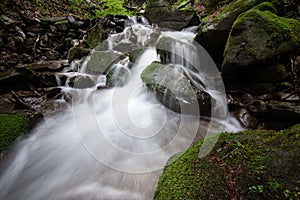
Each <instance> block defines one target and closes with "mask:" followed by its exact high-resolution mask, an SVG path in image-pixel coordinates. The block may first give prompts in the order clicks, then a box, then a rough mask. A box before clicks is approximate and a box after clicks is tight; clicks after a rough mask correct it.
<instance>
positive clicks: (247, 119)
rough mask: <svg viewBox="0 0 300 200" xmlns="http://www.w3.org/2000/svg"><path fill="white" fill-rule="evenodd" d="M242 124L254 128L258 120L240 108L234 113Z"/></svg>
mask: <svg viewBox="0 0 300 200" xmlns="http://www.w3.org/2000/svg"><path fill="white" fill-rule="evenodd" d="M235 116H236V117H237V119H238V120H239V122H240V123H241V125H242V126H244V127H245V128H251V129H256V128H257V127H258V124H259V122H258V120H257V119H256V118H254V117H253V116H251V115H250V114H249V112H248V111H247V110H246V109H241V110H239V111H237V112H236V113H235Z"/></svg>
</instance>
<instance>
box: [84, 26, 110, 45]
mask: <svg viewBox="0 0 300 200" xmlns="http://www.w3.org/2000/svg"><path fill="white" fill-rule="evenodd" d="M105 36H106V32H105V31H104V30H103V28H102V26H101V25H100V24H96V25H95V26H94V27H93V28H92V29H91V31H90V33H89V35H88V37H87V39H86V42H87V44H88V46H89V47H90V48H95V47H96V46H97V45H98V44H100V42H102V41H103V40H104V39H105V38H104V37H105Z"/></svg>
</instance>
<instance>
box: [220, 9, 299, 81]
mask: <svg viewBox="0 0 300 200" xmlns="http://www.w3.org/2000/svg"><path fill="white" fill-rule="evenodd" d="M299 44H300V22H298V21H297V20H293V19H287V18H283V17H279V16H277V15H275V14H273V13H272V12H270V11H261V10H258V9H255V8H253V9H251V10H249V11H247V12H245V13H243V14H241V15H240V16H239V17H238V18H237V20H236V21H235V22H234V24H233V26H232V30H231V33H230V35H229V38H228V41H227V44H226V48H225V51H224V61H223V64H222V74H223V77H224V78H225V80H226V79H227V80H230V81H233V80H237V81H251V82H254V83H255V82H276V81H279V80H282V79H284V78H285V77H287V72H286V69H285V67H284V66H282V65H280V64H279V65H274V64H273V63H280V62H283V63H284V62H286V60H287V59H288V56H289V54H290V53H291V52H294V51H296V50H297V49H298V48H299Z"/></svg>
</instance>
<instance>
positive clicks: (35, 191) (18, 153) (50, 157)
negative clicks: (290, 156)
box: [0, 17, 241, 200]
mask: <svg viewBox="0 0 300 200" xmlns="http://www.w3.org/2000/svg"><path fill="white" fill-rule="evenodd" d="M126 26H127V27H126V28H125V30H124V32H123V33H120V34H115V35H112V36H110V37H109V38H108V39H107V40H106V41H104V42H103V43H101V44H99V46H98V47H96V48H95V50H94V51H93V52H92V53H91V55H90V56H88V57H87V58H85V60H83V61H74V62H73V63H72V65H71V66H70V68H69V69H65V71H63V72H61V73H58V74H57V77H58V79H59V81H60V85H61V86H60V87H61V88H62V89H63V92H64V93H67V94H69V95H71V96H72V100H73V101H72V104H70V106H69V107H68V108H67V109H66V110H64V111H62V112H61V113H57V114H56V115H54V116H51V117H49V118H47V119H46V121H45V122H42V123H41V124H39V125H38V126H37V127H36V128H35V129H34V130H33V131H32V133H31V134H30V136H28V137H27V138H24V139H23V140H21V141H20V142H18V143H17V144H16V145H15V147H14V148H13V150H12V151H11V153H10V155H9V156H8V158H7V160H6V162H5V163H4V165H3V167H2V169H1V173H0V188H1V192H0V199H9V200H14V199H15V200H17V199H30V200H40V199H60V200H65V199H66V200H67V199H143V200H144V199H152V197H153V194H154V190H155V186H156V182H157V180H158V177H159V175H160V174H161V172H162V169H163V167H164V166H165V165H166V163H167V161H168V160H169V158H170V157H171V156H173V155H175V154H177V153H180V152H182V151H184V150H185V149H186V148H188V147H189V146H190V145H191V143H192V142H193V141H194V138H195V136H196V134H197V132H199V133H206V134H208V135H210V134H213V133H217V132H220V131H224V130H226V131H238V130H240V129H241V127H240V126H239V124H238V123H237V121H236V120H235V119H234V118H232V117H230V115H229V114H228V110H227V105H226V99H225V96H224V94H223V93H222V91H224V90H223V88H222V87H223V85H222V83H221V80H220V79H218V76H217V75H216V73H218V72H216V71H209V70H207V69H206V68H207V66H206V67H204V68H202V66H200V67H201V68H197V67H195V66H198V65H197V63H198V61H199V60H198V59H199V58H200V59H201V58H202V57H201V56H202V55H200V57H199V56H198V57H197V55H196V54H195V52H194V51H193V48H194V46H193V45H192V44H193V42H192V38H193V37H194V34H193V33H191V32H162V33H161V36H166V37H172V38H174V39H176V40H178V41H181V42H179V43H175V44H174V46H173V47H172V48H173V49H172V52H173V53H172V55H170V62H171V63H174V64H175V65H178V66H180V68H181V69H183V70H185V73H186V74H187V75H188V76H189V78H190V79H191V81H192V82H193V83H194V84H195V85H196V86H197V87H199V88H201V89H203V90H205V91H206V92H208V93H209V94H210V95H211V97H212V98H213V99H214V101H215V102H217V103H215V104H214V105H215V106H214V107H213V108H212V109H213V110H214V111H213V113H214V115H213V116H212V117H213V118H212V119H210V120H202V119H201V120H200V119H199V116H191V115H184V114H178V113H175V112H173V111H171V110H169V109H167V108H166V107H164V106H163V105H162V104H161V103H160V102H159V101H158V100H157V99H156V97H155V95H154V94H152V93H150V92H148V91H147V89H146V87H145V86H144V84H143V82H142V80H141V78H140V76H141V73H142V72H143V70H144V69H145V68H146V67H147V66H149V65H150V64H151V63H152V62H154V61H159V60H160V56H159V54H158V53H157V52H158V50H157V49H156V48H155V46H154V44H155V43H154V42H153V41H156V39H157V38H156V39H155V40H154V39H153V36H154V35H155V36H157V34H158V33H159V31H158V30H157V29H153V28H151V27H150V26H149V24H148V22H147V21H146V19H144V18H142V17H140V18H136V17H135V18H129V20H128V22H126ZM121 44H128V45H129V44H130V45H131V46H132V48H131V51H132V52H139V54H138V56H136V57H137V58H136V59H134V61H132V60H130V59H129V56H128V51H125V52H123V51H121V50H122V48H120V45H121ZM184 44H186V45H184ZM125 46H126V45H125ZM186 46H188V47H186ZM135 50H139V51H135ZM198 50H199V49H198ZM94 52H98V54H100V53H101V54H102V53H105V52H109V53H110V54H109V55H120V56H119V57H117V58H116V59H115V60H114V62H113V63H112V64H111V62H110V63H109V66H107V67H106V68H105V69H103V70H102V69H101V70H99V69H98V68H97V69H95V68H92V70H91V69H90V67H94V66H90V65H91V64H90V63H91V59H94V58H92V57H93V53H94ZM99 52H100V53H99ZM200 52H203V50H200ZM172 56H173V57H172ZM203 56H204V57H205V56H207V55H206V54H205V55H203ZM205 59H206V58H205ZM201 63H203V62H201ZM209 63H210V61H209ZM98 64H99V63H98ZM204 64H205V63H204ZM99 65H100V64H99ZM97 70H99V73H95V71H96V72H98V71H97ZM61 77H63V78H61ZM63 79H64V81H63ZM71 85H72V86H71ZM214 117H215V118H214Z"/></svg>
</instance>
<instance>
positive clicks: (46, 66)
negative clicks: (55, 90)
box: [22, 60, 68, 72]
mask: <svg viewBox="0 0 300 200" xmlns="http://www.w3.org/2000/svg"><path fill="white" fill-rule="evenodd" d="M67 66H68V62H67V61H66V60H55V61H39V62H36V63H32V64H28V65H23V66H22V67H26V68H29V69H31V70H34V71H35V72H46V71H48V72H60V71H62V70H63V69H64V68H65V67H67Z"/></svg>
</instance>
